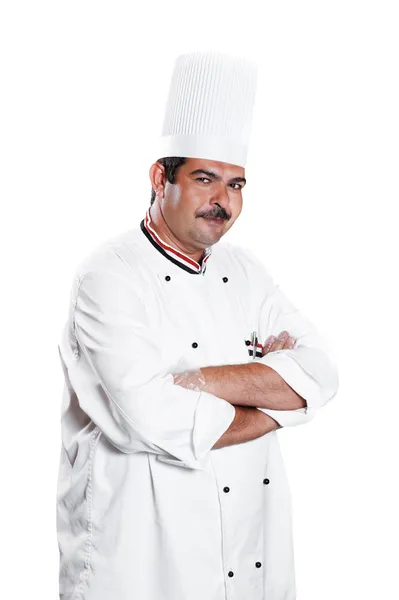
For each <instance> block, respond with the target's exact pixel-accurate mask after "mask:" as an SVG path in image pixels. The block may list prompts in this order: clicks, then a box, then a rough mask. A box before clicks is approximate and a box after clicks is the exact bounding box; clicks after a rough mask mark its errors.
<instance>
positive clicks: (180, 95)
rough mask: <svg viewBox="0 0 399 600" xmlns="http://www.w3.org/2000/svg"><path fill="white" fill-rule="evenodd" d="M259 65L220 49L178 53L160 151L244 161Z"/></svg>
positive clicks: (169, 153) (158, 153)
mask: <svg viewBox="0 0 399 600" xmlns="http://www.w3.org/2000/svg"><path fill="white" fill-rule="evenodd" d="M256 82H257V65H256V63H255V62H253V61H252V60H249V59H246V58H242V57H238V56H233V55H229V54H223V53H220V52H210V51H206V52H190V53H187V54H181V55H180V56H178V57H177V59H176V61H175V64H174V69H173V73H172V78H171V83H170V87H169V94H168V97H167V102H166V110H165V116H164V122H163V128H162V135H161V136H160V137H159V138H158V139H157V140H156V143H155V146H156V150H155V151H156V155H157V157H166V156H185V157H191V158H208V159H210V160H218V161H222V162H227V163H231V164H234V165H240V166H242V167H244V166H245V163H246V158H247V150H248V142H249V138H250V133H251V126H252V113H253V106H254V102H255V91H256Z"/></svg>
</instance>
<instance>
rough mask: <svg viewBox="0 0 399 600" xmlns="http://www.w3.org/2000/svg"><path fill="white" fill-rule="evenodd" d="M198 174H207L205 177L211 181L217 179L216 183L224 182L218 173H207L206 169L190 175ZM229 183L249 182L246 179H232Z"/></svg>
mask: <svg viewBox="0 0 399 600" xmlns="http://www.w3.org/2000/svg"><path fill="white" fill-rule="evenodd" d="M198 173H205V175H207V176H208V177H209V178H210V179H215V180H216V181H221V180H222V178H221V177H220V175H218V174H217V173H214V172H213V171H206V170H205V169H195V171H191V173H190V175H197V174H198ZM229 182H233V183H241V182H243V183H247V180H246V179H245V177H232V178H231V179H229Z"/></svg>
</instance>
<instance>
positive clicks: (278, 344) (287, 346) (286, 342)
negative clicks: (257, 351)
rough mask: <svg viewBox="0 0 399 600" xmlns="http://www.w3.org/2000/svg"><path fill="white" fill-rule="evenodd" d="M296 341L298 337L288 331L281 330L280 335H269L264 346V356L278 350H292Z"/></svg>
mask: <svg viewBox="0 0 399 600" xmlns="http://www.w3.org/2000/svg"><path fill="white" fill-rule="evenodd" d="M295 343H296V339H295V338H293V337H292V336H291V335H289V333H288V331H285V330H283V331H280V333H279V334H278V336H277V337H276V336H274V335H269V337H268V338H267V340H266V342H265V343H264V345H263V348H262V356H265V354H268V353H269V352H275V351H276V350H291V349H292V348H293V347H294V346H295Z"/></svg>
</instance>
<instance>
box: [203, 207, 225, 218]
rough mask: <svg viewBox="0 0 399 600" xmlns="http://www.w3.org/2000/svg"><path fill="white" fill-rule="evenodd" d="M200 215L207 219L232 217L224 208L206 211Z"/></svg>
mask: <svg viewBox="0 0 399 600" xmlns="http://www.w3.org/2000/svg"><path fill="white" fill-rule="evenodd" d="M198 216H199V217H204V218H205V219H224V220H226V221H227V220H228V219H230V216H229V215H228V214H227V212H226V211H225V210H224V208H220V209H218V210H214V211H212V212H206V213H203V214H202V215H198Z"/></svg>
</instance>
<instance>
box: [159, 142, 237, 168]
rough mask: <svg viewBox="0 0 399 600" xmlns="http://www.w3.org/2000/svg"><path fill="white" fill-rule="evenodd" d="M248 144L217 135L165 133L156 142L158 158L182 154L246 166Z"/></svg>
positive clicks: (188, 156)
mask: <svg viewBox="0 0 399 600" xmlns="http://www.w3.org/2000/svg"><path fill="white" fill-rule="evenodd" d="M247 149H248V148H247V145H246V144H243V143H242V142H241V141H239V140H229V139H226V138H221V137H219V136H217V135H215V136H212V135H200V134H191V135H164V136H161V137H159V138H158V139H157V141H156V143H155V153H156V156H157V158H165V157H167V156H182V157H184V156H185V157H187V158H203V159H209V160H218V161H221V162H226V163H230V164H232V165H239V166H241V167H245V163H246V159H247Z"/></svg>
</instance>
